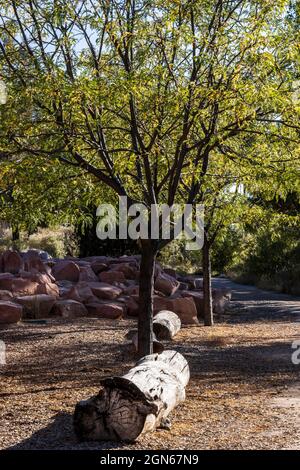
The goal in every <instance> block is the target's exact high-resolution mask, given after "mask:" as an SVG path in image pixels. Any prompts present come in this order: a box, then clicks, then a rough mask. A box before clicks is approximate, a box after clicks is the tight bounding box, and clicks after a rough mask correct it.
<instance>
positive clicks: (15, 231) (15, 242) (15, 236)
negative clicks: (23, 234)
mask: <svg viewBox="0 0 300 470" xmlns="http://www.w3.org/2000/svg"><path fill="white" fill-rule="evenodd" d="M11 232H12V237H11V239H12V248H13V250H18V248H19V241H20V230H19V226H18V225H12V227H11Z"/></svg>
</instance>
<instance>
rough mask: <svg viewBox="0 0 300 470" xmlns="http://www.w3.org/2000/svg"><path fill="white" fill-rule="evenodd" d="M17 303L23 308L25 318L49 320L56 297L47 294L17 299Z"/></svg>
mask: <svg viewBox="0 0 300 470" xmlns="http://www.w3.org/2000/svg"><path fill="white" fill-rule="evenodd" d="M16 302H18V303H19V304H20V305H22V306H23V316H24V318H47V317H48V316H49V313H50V311H51V309H52V307H53V305H54V304H55V302H56V297H54V296H52V295H46V294H38V295H28V296H26V297H17V299H16Z"/></svg>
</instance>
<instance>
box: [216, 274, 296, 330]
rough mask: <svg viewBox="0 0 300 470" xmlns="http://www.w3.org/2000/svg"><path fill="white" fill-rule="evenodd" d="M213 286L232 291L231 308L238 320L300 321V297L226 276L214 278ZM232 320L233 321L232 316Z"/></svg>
mask: <svg viewBox="0 0 300 470" xmlns="http://www.w3.org/2000/svg"><path fill="white" fill-rule="evenodd" d="M213 287H224V288H228V289H230V290H231V291H232V308H233V310H234V309H235V308H236V310H237V312H238V317H239V321H241V320H242V318H241V317H243V318H244V320H245V321H252V322H253V321H261V320H271V319H272V320H275V321H276V320H285V319H290V320H292V321H300V297H296V296H292V295H286V294H281V293H278V292H273V291H266V290H262V289H258V288H257V287H255V286H249V285H243V284H237V283H236V282H233V281H231V280H230V279H227V278H214V279H213ZM232 321H233V322H234V321H235V317H234V316H233V318H232Z"/></svg>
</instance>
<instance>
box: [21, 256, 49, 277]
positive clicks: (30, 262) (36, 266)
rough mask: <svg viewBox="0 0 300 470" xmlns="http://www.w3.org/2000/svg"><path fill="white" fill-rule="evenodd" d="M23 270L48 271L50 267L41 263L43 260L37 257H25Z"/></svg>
mask: <svg viewBox="0 0 300 470" xmlns="http://www.w3.org/2000/svg"><path fill="white" fill-rule="evenodd" d="M25 270H26V271H29V272H30V271H31V272H32V271H37V272H40V273H50V272H51V269H50V268H49V266H47V265H46V264H44V263H43V261H42V260H41V259H40V258H39V256H37V257H28V258H26V259H25Z"/></svg>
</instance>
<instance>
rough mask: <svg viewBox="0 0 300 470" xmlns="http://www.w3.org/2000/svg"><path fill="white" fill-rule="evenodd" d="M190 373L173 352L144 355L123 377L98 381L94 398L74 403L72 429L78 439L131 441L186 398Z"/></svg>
mask: <svg viewBox="0 0 300 470" xmlns="http://www.w3.org/2000/svg"><path fill="white" fill-rule="evenodd" d="M189 378H190V372H189V366H188V363H187V361H186V359H185V358H184V357H183V356H182V355H181V354H179V353H178V352H176V351H164V352H163V353H162V354H151V355H150V356H146V357H143V358H142V359H141V360H140V361H139V362H138V363H137V364H136V365H135V367H134V368H133V369H131V370H130V371H129V372H128V373H127V374H126V375H124V376H123V377H112V378H107V379H103V380H102V381H101V385H102V389H101V390H100V392H99V394H98V395H97V396H95V397H91V398H90V399H89V400H86V401H81V402H79V403H77V405H76V408H75V413H74V429H75V433H76V435H77V437H78V438H79V439H80V440H99V441H102V440H106V441H107V440H108V441H111V440H112V441H127V442H133V441H135V440H136V439H137V438H138V437H139V436H140V435H142V434H144V433H146V432H149V431H154V430H155V429H156V428H158V427H165V428H166V427H169V421H168V419H167V417H168V415H169V413H170V412H171V411H172V410H173V409H174V408H175V407H176V406H177V405H178V404H179V403H180V402H182V401H184V400H185V387H186V385H187V383H188V381H189Z"/></svg>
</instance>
